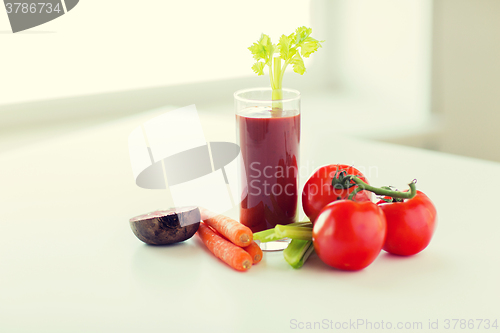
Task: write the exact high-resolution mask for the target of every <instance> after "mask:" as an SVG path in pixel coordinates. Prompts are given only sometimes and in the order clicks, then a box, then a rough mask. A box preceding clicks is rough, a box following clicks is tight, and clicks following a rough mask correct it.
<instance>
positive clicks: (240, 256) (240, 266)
mask: <svg viewBox="0 0 500 333" xmlns="http://www.w3.org/2000/svg"><path fill="white" fill-rule="evenodd" d="M197 234H198V236H200V239H201V241H202V242H203V244H205V246H206V247H207V248H208V250H209V251H210V252H212V253H213V254H214V255H215V256H216V257H217V258H219V259H221V260H222V261H224V262H225V263H226V264H228V265H229V266H231V267H232V268H234V269H236V270H238V271H246V270H248V269H249V268H250V267H251V266H252V257H251V256H250V255H249V254H248V253H247V252H246V251H245V250H243V249H242V248H241V247H238V246H236V245H234V244H233V243H231V242H229V241H227V240H225V239H224V238H222V237H220V236H219V235H217V234H216V233H215V232H213V231H212V229H210V227H209V226H207V225H206V224H205V223H203V222H202V223H200V227H199V228H198V232H197Z"/></svg>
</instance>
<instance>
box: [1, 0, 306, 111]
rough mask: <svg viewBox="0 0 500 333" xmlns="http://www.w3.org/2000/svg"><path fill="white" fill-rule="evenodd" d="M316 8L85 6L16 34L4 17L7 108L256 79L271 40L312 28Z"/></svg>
mask: <svg viewBox="0 0 500 333" xmlns="http://www.w3.org/2000/svg"><path fill="white" fill-rule="evenodd" d="M309 9H310V1H304V0H274V1H265V0H254V1H251V2H246V1H245V2H240V1H232V0H213V1H193V0H188V1H165V0H150V1H140V2H137V1H122V0H107V1H99V0H83V1H80V3H79V4H78V5H77V6H76V7H75V8H74V9H73V10H72V11H70V12H69V13H67V14H66V15H64V16H62V17H60V18H58V19H56V20H54V21H51V22H48V23H46V24H44V25H41V26H39V27H35V28H33V29H31V30H27V31H25V32H20V33H17V34H12V33H11V30H10V25H9V22H8V17H7V14H6V12H5V10H3V9H2V10H0V105H2V104H10V103H17V102H25V101H33V100H42V99H52V98H60V97H66V96H73V95H86V94H95V93H103V92H109V91H122V90H129V89H140V88H146V87H156V86H164V85H173V84H181V83H187V82H198V81H204V80H214V79H222V78H232V77H239V76H244V75H247V76H251V75H253V72H252V70H251V69H250V67H251V66H252V64H253V61H252V56H251V54H250V52H249V51H248V50H247V47H248V46H250V45H251V43H252V42H253V41H255V40H257V39H258V38H259V37H260V34H261V33H262V32H265V33H267V34H270V35H271V37H273V39H275V40H276V42H277V41H278V39H279V36H280V34H282V33H291V32H293V31H294V30H295V28H297V27H298V26H301V25H306V26H309V25H310V11H309Z"/></svg>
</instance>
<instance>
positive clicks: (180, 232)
mask: <svg viewBox="0 0 500 333" xmlns="http://www.w3.org/2000/svg"><path fill="white" fill-rule="evenodd" d="M200 220H201V216H200V210H199V209H198V207H179V208H171V209H168V210H158V211H156V212H151V213H148V214H144V215H139V216H136V217H133V218H131V219H130V227H131V228H132V231H133V232H134V234H135V235H136V236H137V238H139V239H140V240H141V241H143V242H144V243H146V244H150V245H166V244H174V243H179V242H183V241H185V240H186V239H189V238H191V237H192V236H193V235H194V234H195V233H196V231H198V227H199V226H200Z"/></svg>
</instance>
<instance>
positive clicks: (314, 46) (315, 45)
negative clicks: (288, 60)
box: [300, 37, 321, 58]
mask: <svg viewBox="0 0 500 333" xmlns="http://www.w3.org/2000/svg"><path fill="white" fill-rule="evenodd" d="M320 47H321V42H320V41H318V40H316V39H314V38H312V37H307V38H306V39H305V40H304V42H303V43H302V45H301V46H300V54H302V56H303V57H304V58H309V56H310V55H311V54H312V53H314V52H316V51H317V50H318V49H319V48H320Z"/></svg>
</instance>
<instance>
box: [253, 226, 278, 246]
mask: <svg viewBox="0 0 500 333" xmlns="http://www.w3.org/2000/svg"><path fill="white" fill-rule="evenodd" d="M282 238H284V237H279V236H278V235H276V233H275V232H274V229H268V230H264V231H259V232H256V233H254V234H253V240H258V241H261V242H262V243H267V242H272V241H277V240H280V239H282Z"/></svg>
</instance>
